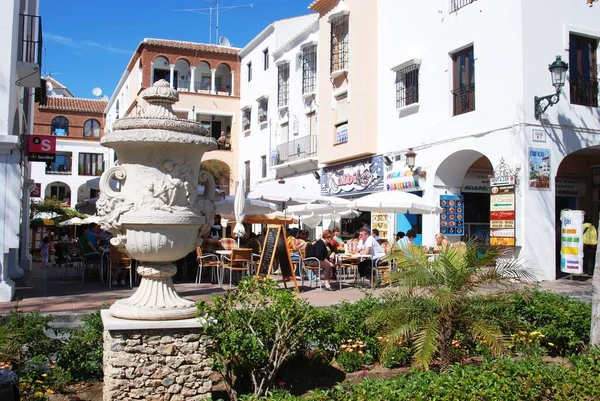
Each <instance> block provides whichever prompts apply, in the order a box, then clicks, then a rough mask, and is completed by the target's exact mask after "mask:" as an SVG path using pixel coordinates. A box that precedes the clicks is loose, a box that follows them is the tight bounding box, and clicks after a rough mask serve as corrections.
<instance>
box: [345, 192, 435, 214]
mask: <svg viewBox="0 0 600 401" xmlns="http://www.w3.org/2000/svg"><path fill="white" fill-rule="evenodd" d="M351 207H352V209H356V210H360V211H363V212H381V213H410V214H439V213H441V212H442V209H441V208H440V207H439V206H437V205H431V204H428V203H427V202H425V201H424V200H423V198H421V197H419V196H417V195H414V194H411V193H409V192H404V191H381V192H375V193H372V194H370V195H366V196H363V197H362V198H357V199H355V200H353V201H352V202H351Z"/></svg>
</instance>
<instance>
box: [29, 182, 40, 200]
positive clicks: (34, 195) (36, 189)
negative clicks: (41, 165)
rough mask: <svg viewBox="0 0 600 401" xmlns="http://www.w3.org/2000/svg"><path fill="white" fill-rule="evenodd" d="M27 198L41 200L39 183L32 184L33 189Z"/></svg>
mask: <svg viewBox="0 0 600 401" xmlns="http://www.w3.org/2000/svg"><path fill="white" fill-rule="evenodd" d="M29 196H31V197H32V198H41V197H42V184H41V183H39V182H36V183H35V184H34V188H33V189H32V190H31V192H30V193H29Z"/></svg>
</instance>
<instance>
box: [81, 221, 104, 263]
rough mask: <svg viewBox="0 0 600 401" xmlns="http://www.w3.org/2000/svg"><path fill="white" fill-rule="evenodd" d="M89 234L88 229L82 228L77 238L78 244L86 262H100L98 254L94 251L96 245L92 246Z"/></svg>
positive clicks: (96, 250) (87, 227)
mask: <svg viewBox="0 0 600 401" xmlns="http://www.w3.org/2000/svg"><path fill="white" fill-rule="evenodd" d="M89 234H90V227H89V226H83V230H82V233H81V236H80V237H79V244H81V249H82V250H83V253H84V254H85V257H86V259H87V260H89V261H91V262H100V252H99V251H98V249H96V245H95V244H92V241H91V240H90V235H89Z"/></svg>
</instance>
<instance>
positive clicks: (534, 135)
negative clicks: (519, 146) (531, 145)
mask: <svg viewBox="0 0 600 401" xmlns="http://www.w3.org/2000/svg"><path fill="white" fill-rule="evenodd" d="M531 140H532V141H533V142H546V131H544V130H539V129H534V130H532V131H531Z"/></svg>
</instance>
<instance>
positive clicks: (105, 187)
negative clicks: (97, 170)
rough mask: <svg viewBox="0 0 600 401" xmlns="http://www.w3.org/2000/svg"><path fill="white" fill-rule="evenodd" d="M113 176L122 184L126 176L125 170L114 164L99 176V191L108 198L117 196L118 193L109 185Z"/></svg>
mask: <svg viewBox="0 0 600 401" xmlns="http://www.w3.org/2000/svg"><path fill="white" fill-rule="evenodd" d="M113 177H114V179H116V180H117V181H119V182H121V184H123V181H124V180H125V178H127V171H126V170H125V168H124V167H122V166H116V167H113V168H110V169H108V170H107V171H105V172H104V173H102V176H101V177H100V192H101V193H102V194H103V195H104V196H106V197H107V198H108V199H112V198H115V197H117V196H119V193H118V192H116V191H114V190H113V189H112V188H111V187H110V180H111V179H113Z"/></svg>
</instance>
